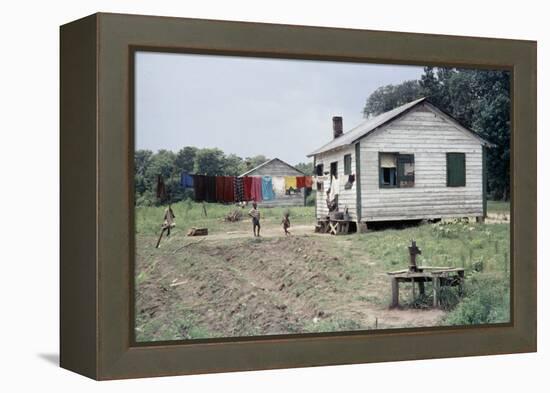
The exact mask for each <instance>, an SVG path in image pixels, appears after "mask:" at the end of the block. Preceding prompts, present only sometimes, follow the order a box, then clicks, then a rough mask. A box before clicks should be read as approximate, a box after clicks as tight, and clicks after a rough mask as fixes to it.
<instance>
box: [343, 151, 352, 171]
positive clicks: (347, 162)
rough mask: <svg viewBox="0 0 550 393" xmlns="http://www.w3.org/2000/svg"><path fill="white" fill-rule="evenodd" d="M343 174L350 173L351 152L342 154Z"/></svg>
mask: <svg viewBox="0 0 550 393" xmlns="http://www.w3.org/2000/svg"><path fill="white" fill-rule="evenodd" d="M344 175H351V154H346V155H345V156H344Z"/></svg>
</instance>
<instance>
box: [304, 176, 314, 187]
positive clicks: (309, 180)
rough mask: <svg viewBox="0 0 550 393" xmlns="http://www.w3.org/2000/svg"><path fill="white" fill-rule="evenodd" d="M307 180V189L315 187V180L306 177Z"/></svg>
mask: <svg viewBox="0 0 550 393" xmlns="http://www.w3.org/2000/svg"><path fill="white" fill-rule="evenodd" d="M304 178H305V187H306V188H311V187H313V179H312V177H311V176H304Z"/></svg>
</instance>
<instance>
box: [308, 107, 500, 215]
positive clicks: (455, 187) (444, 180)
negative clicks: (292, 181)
mask: <svg viewBox="0 0 550 393" xmlns="http://www.w3.org/2000/svg"><path fill="white" fill-rule="evenodd" d="M488 146H490V144H489V143H488V142H487V141H485V140H484V139H482V138H481V137H480V136H479V135H478V134H477V133H475V132H474V131H472V130H470V129H468V128H466V127H464V126H462V125H461V124H459V123H458V122H457V121H456V120H455V119H454V118H453V117H451V116H450V115H448V114H446V113H444V112H443V111H441V110H440V109H438V108H436V107H435V106H434V105H433V104H431V103H429V102H428V101H427V100H426V99H425V98H421V99H419V100H416V101H413V102H410V103H408V104H405V105H403V106H400V107H398V108H395V109H393V110H391V111H389V112H386V113H383V114H381V115H378V116H376V117H373V118H369V119H367V120H365V121H364V122H363V123H361V124H359V125H358V126H356V127H355V128H352V129H351V130H349V131H347V132H345V133H344V132H343V129H342V118H341V117H334V118H333V139H332V140H331V141H330V142H328V143H326V144H325V145H323V146H321V147H320V148H318V149H317V150H315V151H313V152H311V153H310V154H308V157H313V160H314V167H315V171H316V174H317V175H320V176H319V179H320V180H321V181H320V182H319V183H318V184H317V190H318V191H317V205H316V215H317V218H318V219H320V218H323V217H325V216H327V214H328V208H327V201H326V192H327V190H329V189H330V187H331V182H334V185H335V187H334V190H333V192H334V193H336V194H337V195H338V198H337V201H338V210H339V211H344V210H345V209H348V212H349V214H350V216H351V220H352V221H354V222H356V223H358V224H364V225H363V226H365V225H366V224H367V223H368V222H374V221H394V220H415V219H438V218H451V217H476V218H478V219H483V218H484V217H485V215H486V198H485V195H486V186H485V184H486V175H485V172H486V171H485V148H486V147H488ZM350 175H351V176H352V177H354V178H355V181H353V182H349V180H350ZM335 179H336V181H335ZM352 180H353V179H352ZM346 184H347V185H346ZM314 187H315V184H314Z"/></svg>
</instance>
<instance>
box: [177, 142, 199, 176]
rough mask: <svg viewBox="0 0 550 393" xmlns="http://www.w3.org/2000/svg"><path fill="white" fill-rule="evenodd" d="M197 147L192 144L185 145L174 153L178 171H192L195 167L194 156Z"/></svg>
mask: <svg viewBox="0 0 550 393" xmlns="http://www.w3.org/2000/svg"><path fill="white" fill-rule="evenodd" d="M198 150H199V149H197V148H196V147H194V146H185V147H184V148H183V149H181V150H180V151H178V152H177V154H176V161H175V164H176V168H178V169H179V170H180V171H185V172H193V170H194V168H195V157H196V155H197V151H198Z"/></svg>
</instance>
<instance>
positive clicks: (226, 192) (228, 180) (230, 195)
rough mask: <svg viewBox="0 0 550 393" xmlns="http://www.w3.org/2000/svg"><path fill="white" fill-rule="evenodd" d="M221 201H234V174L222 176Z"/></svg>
mask: <svg viewBox="0 0 550 393" xmlns="http://www.w3.org/2000/svg"><path fill="white" fill-rule="evenodd" d="M223 201H224V202H235V176H224V177H223Z"/></svg>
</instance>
